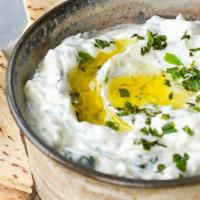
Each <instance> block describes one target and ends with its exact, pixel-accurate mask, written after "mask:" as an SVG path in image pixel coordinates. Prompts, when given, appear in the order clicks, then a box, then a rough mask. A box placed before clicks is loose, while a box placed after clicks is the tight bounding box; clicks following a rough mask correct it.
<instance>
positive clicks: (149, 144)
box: [134, 139, 166, 151]
mask: <svg viewBox="0 0 200 200" xmlns="http://www.w3.org/2000/svg"><path fill="white" fill-rule="evenodd" d="M134 144H136V145H140V144H142V146H143V149H144V150H146V151H149V150H151V148H152V147H154V146H156V145H158V146H162V147H164V148H166V146H165V145H163V144H160V143H159V142H158V141H157V140H156V141H153V142H151V141H147V140H146V139H141V140H139V141H135V142H134Z"/></svg>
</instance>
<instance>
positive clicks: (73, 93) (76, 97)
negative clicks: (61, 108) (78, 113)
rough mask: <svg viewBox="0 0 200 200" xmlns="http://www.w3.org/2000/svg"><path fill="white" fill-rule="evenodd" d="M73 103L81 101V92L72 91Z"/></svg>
mask: <svg viewBox="0 0 200 200" xmlns="http://www.w3.org/2000/svg"><path fill="white" fill-rule="evenodd" d="M70 96H71V101H72V105H76V104H78V103H79V97H80V94H79V93H78V92H72V93H70Z"/></svg>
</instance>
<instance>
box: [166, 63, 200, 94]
mask: <svg viewBox="0 0 200 200" xmlns="http://www.w3.org/2000/svg"><path fill="white" fill-rule="evenodd" d="M167 73H170V74H171V77H172V78H173V79H174V80H177V79H180V78H182V79H183V80H182V86H183V87H184V88H185V89H186V90H188V91H192V92H198V91H199V90H200V70H199V69H197V68H196V67H195V63H194V62H192V64H191V66H190V68H186V67H182V68H178V67H172V68H168V69H167Z"/></svg>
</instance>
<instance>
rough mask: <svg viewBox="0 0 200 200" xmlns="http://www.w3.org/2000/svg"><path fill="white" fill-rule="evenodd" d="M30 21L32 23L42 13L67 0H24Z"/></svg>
mask: <svg viewBox="0 0 200 200" xmlns="http://www.w3.org/2000/svg"><path fill="white" fill-rule="evenodd" d="M23 1H24V7H25V10H26V14H27V18H28V22H29V23H30V24H31V23H33V22H34V21H35V20H37V19H38V18H39V17H40V16H41V15H43V14H44V13H46V12H47V11H49V10H50V9H52V8H53V7H55V6H57V5H58V4H60V3H62V2H64V1H65V0H23Z"/></svg>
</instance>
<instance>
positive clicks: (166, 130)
mask: <svg viewBox="0 0 200 200" xmlns="http://www.w3.org/2000/svg"><path fill="white" fill-rule="evenodd" d="M162 132H163V134H170V133H174V132H177V130H176V128H175V124H174V122H169V123H167V124H165V125H164V126H162Z"/></svg>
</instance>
